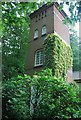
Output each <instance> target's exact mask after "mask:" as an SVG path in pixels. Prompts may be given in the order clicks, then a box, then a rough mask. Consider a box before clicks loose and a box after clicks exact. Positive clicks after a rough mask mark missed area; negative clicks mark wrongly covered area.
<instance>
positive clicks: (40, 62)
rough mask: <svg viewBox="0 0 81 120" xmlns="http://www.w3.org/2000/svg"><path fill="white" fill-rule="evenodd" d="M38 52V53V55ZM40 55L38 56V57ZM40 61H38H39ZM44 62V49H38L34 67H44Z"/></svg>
mask: <svg viewBox="0 0 81 120" xmlns="http://www.w3.org/2000/svg"><path fill="white" fill-rule="evenodd" d="M37 52H38V53H37ZM37 54H38V56H37ZM37 59H38V60H37ZM43 60H44V52H43V49H38V50H36V51H35V55H34V67H37V66H42V65H43ZM37 62H38V63H37Z"/></svg>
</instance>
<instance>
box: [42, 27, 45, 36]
mask: <svg viewBox="0 0 81 120" xmlns="http://www.w3.org/2000/svg"><path fill="white" fill-rule="evenodd" d="M45 34H46V26H45V25H44V26H43V27H42V35H45Z"/></svg>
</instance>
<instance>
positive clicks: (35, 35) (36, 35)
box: [34, 29, 38, 39]
mask: <svg viewBox="0 0 81 120" xmlns="http://www.w3.org/2000/svg"><path fill="white" fill-rule="evenodd" d="M36 38H38V30H37V29H36V30H35V33H34V39H36Z"/></svg>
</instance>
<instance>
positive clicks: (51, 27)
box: [26, 2, 71, 77]
mask: <svg viewBox="0 0 81 120" xmlns="http://www.w3.org/2000/svg"><path fill="white" fill-rule="evenodd" d="M58 6H59V5H58V3H57V2H54V3H52V4H50V5H46V4H45V5H43V6H42V7H40V8H39V9H38V10H36V11H35V12H34V13H32V14H30V37H29V42H28V54H27V64H26V71H27V74H28V75H33V74H34V73H35V72H36V71H40V70H42V69H43V68H44V62H43V61H44V59H43V43H44V38H45V37H46V35H47V34H50V33H55V34H56V35H58V36H59V37H60V38H61V39H62V40H63V41H64V42H65V43H66V44H67V45H68V46H70V40H69V28H68V26H67V25H64V24H63V20H64V18H65V17H66V16H67V15H66V13H65V12H64V11H63V10H62V11H59V9H58ZM68 74H69V77H71V76H70V72H68Z"/></svg>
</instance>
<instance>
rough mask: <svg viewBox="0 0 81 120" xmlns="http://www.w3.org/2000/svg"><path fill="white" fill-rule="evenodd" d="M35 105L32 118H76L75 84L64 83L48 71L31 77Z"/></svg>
mask: <svg viewBox="0 0 81 120" xmlns="http://www.w3.org/2000/svg"><path fill="white" fill-rule="evenodd" d="M32 80H33V81H32V84H33V86H35V87H36V90H35V91H34V92H35V93H34V96H35V105H34V113H33V117H37V118H39V117H40V118H60V119H63V118H78V117H81V116H79V115H80V113H79V98H78V96H77V92H76V90H77V91H78V88H77V86H76V85H75V84H69V83H65V81H64V80H63V79H60V78H58V79H57V78H56V77H54V76H53V75H52V71H51V70H50V69H47V70H44V71H42V72H40V73H38V74H37V75H34V76H33V79H32Z"/></svg>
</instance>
